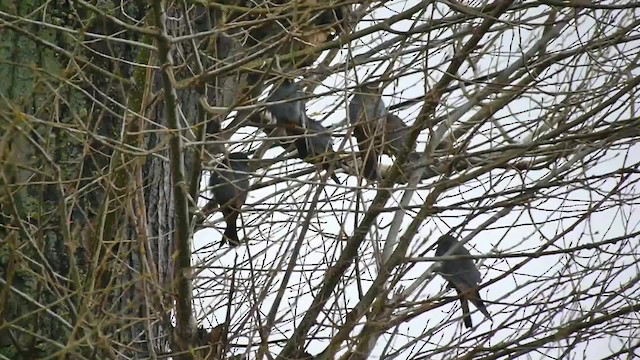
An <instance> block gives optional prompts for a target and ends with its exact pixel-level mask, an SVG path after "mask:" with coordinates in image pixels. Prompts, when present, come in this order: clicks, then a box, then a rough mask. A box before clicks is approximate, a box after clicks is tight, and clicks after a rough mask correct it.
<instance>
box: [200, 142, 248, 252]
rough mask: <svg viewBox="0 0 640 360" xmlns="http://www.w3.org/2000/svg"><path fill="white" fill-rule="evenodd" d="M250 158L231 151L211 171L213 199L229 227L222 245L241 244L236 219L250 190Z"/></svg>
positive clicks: (210, 183) (210, 180) (210, 179)
mask: <svg viewBox="0 0 640 360" xmlns="http://www.w3.org/2000/svg"><path fill="white" fill-rule="evenodd" d="M250 171H251V170H250V168H249V158H248V157H247V155H245V154H244V153H240V152H236V153H230V154H229V157H228V158H224V159H223V160H222V161H221V162H220V163H219V164H218V165H217V166H216V167H215V169H214V170H213V171H212V172H211V177H210V178H209V186H211V191H212V192H213V201H215V202H217V203H218V205H219V206H220V211H222V215H223V216H224V221H225V222H226V223H227V227H226V229H225V231H224V236H223V238H222V245H224V244H225V243H226V242H227V241H228V242H229V245H231V246H238V245H240V240H239V239H238V229H237V227H236V221H237V219H238V216H239V215H240V211H241V208H242V205H244V202H245V201H246V200H247V194H248V192H249V176H250V175H249V172H250Z"/></svg>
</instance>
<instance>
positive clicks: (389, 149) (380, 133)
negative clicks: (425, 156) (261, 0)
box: [349, 85, 420, 181]
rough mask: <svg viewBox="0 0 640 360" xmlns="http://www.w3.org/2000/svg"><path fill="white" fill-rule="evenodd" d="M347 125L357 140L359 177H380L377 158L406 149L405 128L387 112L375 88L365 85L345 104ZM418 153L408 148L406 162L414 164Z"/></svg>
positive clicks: (418, 157) (396, 117)
mask: <svg viewBox="0 0 640 360" xmlns="http://www.w3.org/2000/svg"><path fill="white" fill-rule="evenodd" d="M349 122H350V123H351V124H352V125H354V129H353V133H354V135H355V137H356V139H358V147H359V148H360V157H361V158H362V159H363V162H364V169H363V175H364V177H365V178H366V179H368V180H371V181H375V180H378V179H379V177H380V172H379V169H378V166H379V165H378V164H379V161H380V160H379V159H380V155H381V154H382V153H385V154H387V155H391V156H396V157H397V156H398V155H399V154H400V153H401V152H402V151H403V150H406V144H405V142H406V139H407V137H408V135H409V127H408V126H407V125H406V124H405V123H404V121H402V119H400V118H399V117H398V116H396V115H393V114H391V113H389V111H388V110H387V108H386V106H385V104H384V102H383V101H382V97H381V96H380V94H379V91H378V89H377V87H372V86H368V85H363V86H360V87H359V88H357V89H356V91H355V93H354V95H353V98H352V99H351V102H350V103H349ZM419 160H420V154H419V153H417V152H415V145H414V146H413V147H411V149H410V153H409V157H408V159H407V163H417V162H418V161H419Z"/></svg>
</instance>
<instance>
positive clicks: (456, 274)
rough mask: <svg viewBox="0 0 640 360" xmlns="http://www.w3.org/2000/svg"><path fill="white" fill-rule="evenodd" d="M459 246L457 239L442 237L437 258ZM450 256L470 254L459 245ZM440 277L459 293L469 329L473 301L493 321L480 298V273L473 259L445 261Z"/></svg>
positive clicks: (447, 236) (464, 317) (464, 318)
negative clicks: (470, 308)
mask: <svg viewBox="0 0 640 360" xmlns="http://www.w3.org/2000/svg"><path fill="white" fill-rule="evenodd" d="M457 244H458V240H457V239H456V238H455V237H453V236H451V235H449V234H446V235H442V236H441V237H440V238H439V239H438V248H437V249H436V256H444V255H445V254H446V253H447V251H449V249H451V248H452V247H454V246H456V245H457ZM449 255H450V256H456V255H466V256H469V255H470V253H469V251H468V250H467V249H466V248H465V247H464V246H462V245H459V246H457V247H456V249H455V250H453V251H452V252H451V253H450V254H449ZM440 275H442V277H444V278H445V280H447V281H448V282H449V285H448V287H449V288H454V289H455V290H456V292H457V293H458V296H459V297H460V306H461V307H462V318H463V320H464V325H465V326H466V327H467V328H471V327H473V323H472V321H471V315H470V314H469V301H471V303H472V304H473V305H475V307H476V308H478V310H480V312H481V313H483V314H484V316H486V317H487V319H491V315H490V314H489V312H488V311H487V308H486V307H485V305H484V303H483V302H482V299H481V298H480V292H479V291H478V285H479V284H480V280H481V279H480V272H479V271H478V268H476V264H475V263H474V262H473V260H472V259H468V258H467V259H455V260H443V261H442V267H441V269H440Z"/></svg>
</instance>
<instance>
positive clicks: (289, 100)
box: [267, 79, 307, 128]
mask: <svg viewBox="0 0 640 360" xmlns="http://www.w3.org/2000/svg"><path fill="white" fill-rule="evenodd" d="M303 98H304V93H303V92H302V91H300V88H299V87H298V84H296V83H294V82H292V81H291V80H289V79H285V80H283V81H282V83H281V84H280V85H279V86H278V87H276V88H275V89H274V91H273V92H272V93H271V94H270V95H269V97H268V98H267V103H273V102H279V103H275V104H269V105H267V113H269V114H270V116H271V117H272V118H273V120H275V122H276V124H278V125H279V126H282V127H285V128H295V127H296V126H299V127H305V124H304V122H305V120H306V116H307V114H306V107H305V102H304V100H303ZM283 101H284V102H283Z"/></svg>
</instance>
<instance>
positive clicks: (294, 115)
mask: <svg viewBox="0 0 640 360" xmlns="http://www.w3.org/2000/svg"><path fill="white" fill-rule="evenodd" d="M303 97H304V94H303V93H302V91H300V89H299V87H298V85H297V84H294V83H293V82H291V81H290V80H284V81H283V83H282V84H280V86H278V87H277V88H276V89H275V90H274V91H273V92H272V93H271V95H269V97H268V98H267V102H268V103H272V102H279V101H286V100H291V101H289V102H284V103H276V104H269V105H267V113H269V116H270V117H271V118H272V119H273V120H275V122H276V124H278V125H279V126H282V127H284V128H285V132H286V134H287V135H289V136H295V137H296V139H295V140H294V144H295V146H296V149H297V150H298V156H299V157H300V158H301V159H302V160H304V161H306V162H309V163H311V164H322V166H323V168H324V169H325V170H328V169H329V167H330V164H329V161H331V160H335V159H336V158H337V156H336V153H335V152H333V139H332V138H331V133H330V131H329V129H327V128H325V127H324V126H322V124H320V123H319V122H317V121H315V120H313V119H311V118H309V117H308V116H307V112H306V105H305V102H304V100H303ZM331 178H332V179H333V180H334V181H335V182H338V183H339V182H340V179H338V177H337V176H336V175H335V174H332V175H331Z"/></svg>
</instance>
